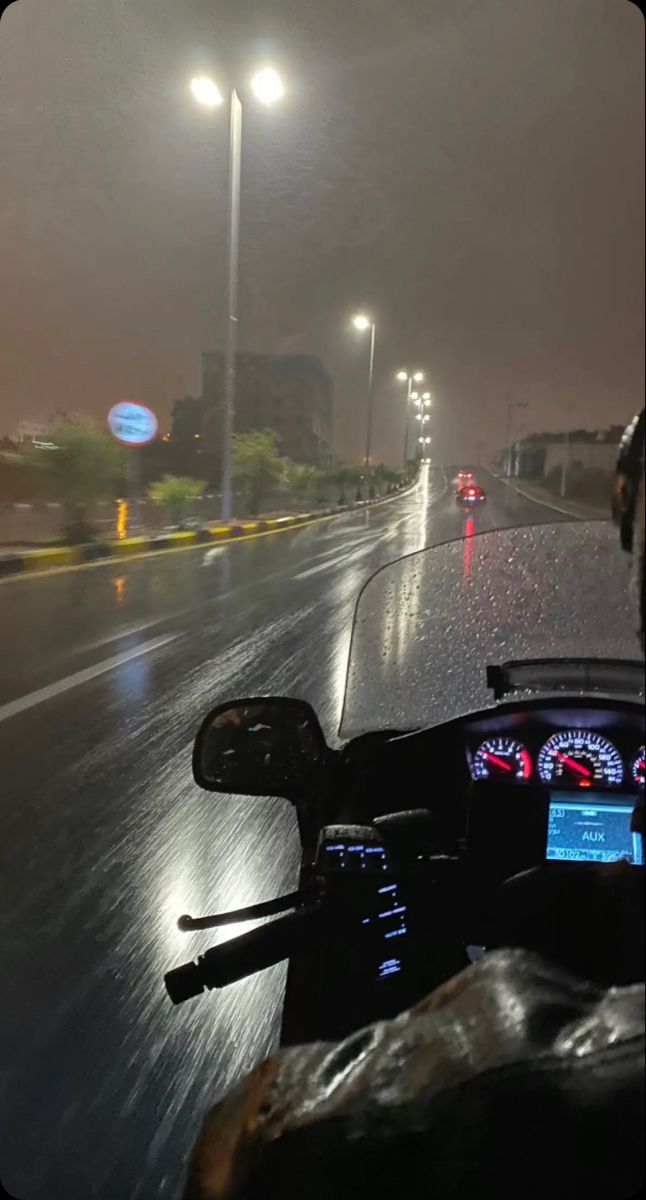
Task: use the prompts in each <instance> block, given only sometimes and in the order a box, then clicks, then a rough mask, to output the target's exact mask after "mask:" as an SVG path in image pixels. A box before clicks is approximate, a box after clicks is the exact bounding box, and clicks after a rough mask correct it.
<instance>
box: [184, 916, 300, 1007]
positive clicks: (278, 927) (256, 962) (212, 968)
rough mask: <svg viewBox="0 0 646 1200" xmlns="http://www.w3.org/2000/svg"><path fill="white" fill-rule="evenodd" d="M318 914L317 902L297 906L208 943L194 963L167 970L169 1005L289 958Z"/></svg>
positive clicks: (298, 946) (297, 948)
mask: <svg viewBox="0 0 646 1200" xmlns="http://www.w3.org/2000/svg"><path fill="white" fill-rule="evenodd" d="M321 915H322V906H321V904H317V905H314V906H311V907H310V908H302V909H299V910H298V912H294V913H290V914H289V916H286V917H279V919H278V920H277V921H270V922H269V923H268V924H267V925H260V926H259V927H258V928H257V929H251V930H249V932H248V933H243V934H241V935H240V937H237V938H231V940H230V941H228V942H224V943H223V944H222V945H221V946H212V947H211V949H210V950H207V951H206V952H205V953H204V954H201V955H200V956H199V958H198V960H197V962H187V963H183V964H182V966H181V967H175V968H174V970H172V971H168V972H167V973H166V975H165V976H164V983H165V985H166V991H167V992H168V995H169V996H170V998H171V1000H172V1002H173V1004H183V1003H184V1001H185V1000H191V999H192V998H193V997H194V996H199V995H201V994H202V992H203V991H204V989H205V988H208V989H209V990H210V989H212V988H223V987H227V985H228V984H230V983H235V982H236V981H237V980H238V979H244V977H245V976H246V975H254V974H255V973H256V971H264V969H265V968H266V967H271V966H273V965H274V963H277V962H280V961H281V960H282V959H283V958H289V957H290V955H292V954H294V953H295V952H296V951H297V950H299V949H300V948H301V946H302V945H303V944H305V942H306V941H307V940H308V939H309V938H310V937H311V935H312V933H313V932H314V931H315V930H316V928H317V927H318V925H319V923H320V920H321Z"/></svg>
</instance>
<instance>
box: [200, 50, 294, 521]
mask: <svg viewBox="0 0 646 1200" xmlns="http://www.w3.org/2000/svg"><path fill="white" fill-rule="evenodd" d="M250 84H251V90H252V92H253V94H254V96H255V97H256V99H257V100H259V101H260V102H261V103H262V104H274V103H275V102H276V101H277V100H280V99H281V97H282V96H284V94H285V88H284V87H283V83H282V80H281V78H280V75H279V74H278V72H277V71H276V70H274V68H273V67H263V68H262V69H261V70H259V71H256V73H255V75H253V76H252V78H251V81H250ZM190 90H191V92H192V95H193V97H194V99H195V100H196V101H197V103H198V104H202V105H203V106H204V107H205V108H211V109H214V108H219V107H220V105H221V104H223V97H222V93H221V92H220V89H219V88H218V86H217V84H216V83H215V81H214V80H213V79H211V78H210V77H209V76H208V75H198V76H195V78H193V79H191V82H190ZM229 122H230V123H229V251H228V280H227V312H228V321H227V338H226V346H225V356H224V404H223V419H222V477H221V496H222V499H221V516H222V520H223V521H224V522H226V521H229V520H230V519H231V479H232V471H231V443H232V439H233V424H234V417H235V385H236V344H237V336H236V335H237V329H238V273H239V272H238V264H239V245H240V160H241V155H242V102H241V100H240V97H239V95H238V93H237V91H236V89H235V88H232V89H231V104H230V117H229Z"/></svg>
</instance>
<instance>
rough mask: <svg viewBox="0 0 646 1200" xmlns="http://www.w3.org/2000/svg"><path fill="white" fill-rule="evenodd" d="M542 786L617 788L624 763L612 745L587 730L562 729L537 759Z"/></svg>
mask: <svg viewBox="0 0 646 1200" xmlns="http://www.w3.org/2000/svg"><path fill="white" fill-rule="evenodd" d="M538 773H539V775H540V777H541V779H542V780H543V783H561V784H568V785H569V786H570V787H580V788H589V787H595V786H596V787H618V786H619V784H620V783H621V781H622V779H623V774H624V764H623V762H622V759H621V755H620V753H619V751H618V750H617V747H616V746H613V744H612V742H609V741H608V739H607V738H604V737H601V735H600V734H598V733H592V732H591V731H590V730H588V729H563V730H559V732H558V733H555V734H553V735H552V737H551V738H548V740H547V741H546V743H545V745H544V746H543V747H542V748H541V752H540V754H539V756H538Z"/></svg>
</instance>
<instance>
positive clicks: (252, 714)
mask: <svg viewBox="0 0 646 1200" xmlns="http://www.w3.org/2000/svg"><path fill="white" fill-rule="evenodd" d="M329 753H330V751H329V750H328V746H327V743H326V741H325V736H324V734H323V730H322V729H321V726H320V724H319V720H318V717H317V716H316V713H315V712H314V709H313V708H312V707H311V705H309V704H307V703H306V701H305V700H292V699H291V698H290V697H288V696H252V697H248V698H246V699H242V700H228V701H226V702H225V703H224V704H218V706H217V708H214V709H212V710H211V712H210V713H209V714H208V716H207V717H206V718H205V719H204V721H203V722H202V724H201V726H200V729H199V732H198V734H197V737H196V739H195V743H194V746H193V778H194V779H195V782H196V783H197V784H198V785H199V786H200V787H201V788H204V790H205V791H207V792H228V793H232V794H234V795H242V796H280V797H282V798H283V799H286V800H296V799H298V798H299V797H300V796H302V795H303V793H304V792H305V791H307V788H308V785H309V784H310V783H311V782H312V780H313V778H314V775H315V773H316V771H317V770H318V769H319V768H321V767H322V766H323V765H324V764H325V762H326V760H327V758H328V755H329Z"/></svg>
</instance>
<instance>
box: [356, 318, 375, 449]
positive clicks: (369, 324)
mask: <svg viewBox="0 0 646 1200" xmlns="http://www.w3.org/2000/svg"><path fill="white" fill-rule="evenodd" d="M352 324H353V325H354V327H355V329H358V330H359V333H364V332H365V331H366V329H369V330H370V355H369V358H368V407H367V411H366V454H365V458H364V462H365V465H366V466H367V467H369V466H370V443H371V441H372V383H373V377H374V370H375V332H376V326H375V323H374V321H372V320H371V319H370V317H367V316H366V315H365V313H357V314H356V316H354V317H353V318H352Z"/></svg>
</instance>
